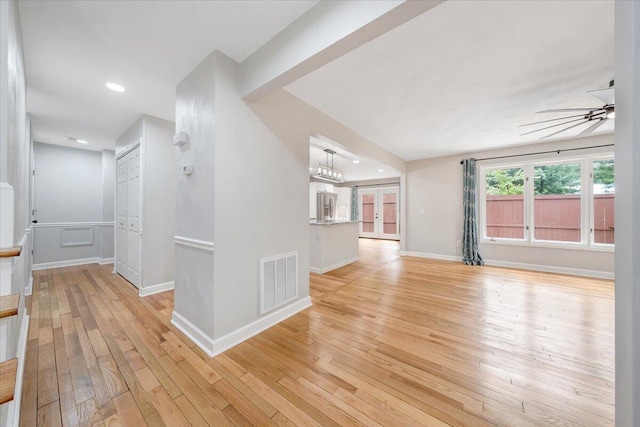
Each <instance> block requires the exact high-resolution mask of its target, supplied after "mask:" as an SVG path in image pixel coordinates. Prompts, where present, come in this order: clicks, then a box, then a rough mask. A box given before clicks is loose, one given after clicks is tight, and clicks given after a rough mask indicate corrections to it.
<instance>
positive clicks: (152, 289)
mask: <svg viewBox="0 0 640 427" xmlns="http://www.w3.org/2000/svg"><path fill="white" fill-rule="evenodd" d="M171 289H173V280H172V281H170V282H164V283H158V284H157V285H151V286H145V287H144V288H140V289H139V290H138V295H140V296H141V297H146V296H149V295H153V294H157V293H160V292H164V291H170V290H171Z"/></svg>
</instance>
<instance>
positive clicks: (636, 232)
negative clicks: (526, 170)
mask: <svg viewBox="0 0 640 427" xmlns="http://www.w3.org/2000/svg"><path fill="white" fill-rule="evenodd" d="M615 28H616V37H615V40H616V48H615V49H616V50H615V57H616V137H615V139H616V193H617V194H616V252H617V255H616V425H619V426H637V425H640V309H639V307H640V262H639V260H640V3H638V2H632V1H627V2H625V1H618V2H616V25H615Z"/></svg>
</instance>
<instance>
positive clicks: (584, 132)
mask: <svg viewBox="0 0 640 427" xmlns="http://www.w3.org/2000/svg"><path fill="white" fill-rule="evenodd" d="M607 120H609V119H608V118H607V117H605V118H604V119H599V120H598V121H597V122H595V123H594V124H592V125H591V126H589V127H588V128H586V129H585V130H583V131H582V132H580V133H579V134H578V136H583V135H589V134H590V133H591V132H593V131H594V130H596V129H598V128H599V127H600V126H602V125H603V124H604V122H606V121H607Z"/></svg>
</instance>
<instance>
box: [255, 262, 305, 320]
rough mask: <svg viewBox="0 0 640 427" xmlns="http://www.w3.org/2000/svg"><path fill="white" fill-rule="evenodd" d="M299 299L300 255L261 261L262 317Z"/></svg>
mask: <svg viewBox="0 0 640 427" xmlns="http://www.w3.org/2000/svg"><path fill="white" fill-rule="evenodd" d="M297 297H298V253H297V252H292V253H288V254H284V255H278V256H274V257H269V258H262V259H260V315H263V314H265V313H268V312H270V311H272V310H275V309H276V308H278V307H280V306H283V305H285V304H286V303H288V302H289V301H292V300H294V299H296V298H297Z"/></svg>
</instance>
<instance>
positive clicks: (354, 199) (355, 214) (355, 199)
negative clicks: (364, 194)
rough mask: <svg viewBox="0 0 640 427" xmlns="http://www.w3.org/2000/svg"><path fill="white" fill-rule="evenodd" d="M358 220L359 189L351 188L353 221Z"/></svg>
mask: <svg viewBox="0 0 640 427" xmlns="http://www.w3.org/2000/svg"><path fill="white" fill-rule="evenodd" d="M357 220H358V187H351V221H357Z"/></svg>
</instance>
